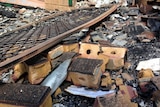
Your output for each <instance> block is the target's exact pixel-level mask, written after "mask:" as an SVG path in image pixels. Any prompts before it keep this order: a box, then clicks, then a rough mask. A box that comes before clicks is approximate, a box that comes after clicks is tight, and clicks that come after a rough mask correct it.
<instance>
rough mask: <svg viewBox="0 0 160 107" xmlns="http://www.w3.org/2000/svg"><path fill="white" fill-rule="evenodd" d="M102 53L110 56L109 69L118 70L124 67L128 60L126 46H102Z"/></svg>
mask: <svg viewBox="0 0 160 107" xmlns="http://www.w3.org/2000/svg"><path fill="white" fill-rule="evenodd" d="M101 49H102V52H103V53H102V54H104V55H106V56H108V57H109V61H108V64H107V66H106V68H107V69H111V70H116V69H120V68H122V67H124V63H125V60H126V52H127V49H126V48H120V47H101Z"/></svg>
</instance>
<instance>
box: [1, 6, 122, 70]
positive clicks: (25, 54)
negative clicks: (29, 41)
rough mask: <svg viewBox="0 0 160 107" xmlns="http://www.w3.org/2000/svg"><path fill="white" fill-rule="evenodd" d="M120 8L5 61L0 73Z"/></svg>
mask: <svg viewBox="0 0 160 107" xmlns="http://www.w3.org/2000/svg"><path fill="white" fill-rule="evenodd" d="M119 6H120V5H119V4H115V5H113V6H112V7H111V8H110V9H109V10H108V11H106V12H104V13H103V14H101V15H100V16H98V17H97V18H95V19H93V20H91V21H89V22H87V23H85V24H82V25H80V26H78V27H76V28H74V29H71V30H69V31H67V32H64V33H63V34H60V35H58V36H56V37H53V38H51V39H49V40H47V41H46V42H43V43H40V44H38V45H37V46H34V47H32V48H30V49H28V50H25V51H24V52H23V53H21V54H19V55H17V56H15V57H12V58H10V59H8V60H6V61H3V62H2V63H0V71H1V72H3V71H4V70H5V69H7V68H9V67H11V66H13V65H15V64H16V63H19V62H23V61H25V60H27V59H29V58H31V57H33V56H35V55H37V54H39V53H41V52H42V51H44V50H46V49H48V48H49V47H51V46H54V45H56V44H57V43H59V42H60V41H61V40H62V39H64V38H66V37H68V36H69V35H70V34H71V33H73V32H76V31H79V30H81V29H83V28H88V27H90V26H92V25H94V24H96V23H98V22H99V21H101V20H102V19H104V18H105V17H107V16H108V15H110V14H111V13H112V12H114V11H115V10H116V9H117V8H118V7H119Z"/></svg>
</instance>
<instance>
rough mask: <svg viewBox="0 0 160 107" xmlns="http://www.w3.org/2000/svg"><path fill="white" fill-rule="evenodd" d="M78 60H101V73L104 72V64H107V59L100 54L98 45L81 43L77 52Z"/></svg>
mask: <svg viewBox="0 0 160 107" xmlns="http://www.w3.org/2000/svg"><path fill="white" fill-rule="evenodd" d="M79 54H80V55H79V56H78V57H80V58H90V59H100V60H103V64H102V66H101V69H102V72H105V69H106V64H107V63H108V60H109V57H108V56H107V55H104V54H103V53H101V50H100V47H99V45H98V44H95V43H94V44H93V43H81V44H80V50H79Z"/></svg>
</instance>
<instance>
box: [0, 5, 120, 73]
mask: <svg viewBox="0 0 160 107" xmlns="http://www.w3.org/2000/svg"><path fill="white" fill-rule="evenodd" d="M118 7H119V4H115V5H113V6H110V7H102V8H87V9H77V10H73V11H72V12H66V13H63V14H59V15H57V16H55V17H54V16H50V17H46V18H44V19H42V20H40V21H38V22H34V23H31V24H29V25H26V26H25V27H21V28H17V30H14V31H12V32H10V33H8V34H6V35H2V36H1V37H0V71H1V72H2V71H4V70H5V69H7V68H10V67H12V66H14V65H15V64H17V63H19V62H23V61H25V60H27V59H29V58H31V57H33V56H35V55H37V54H39V53H41V52H42V51H44V50H46V49H48V48H50V47H52V46H54V45H56V44H57V43H59V42H60V41H61V40H63V39H64V38H66V37H68V36H69V35H70V34H72V33H74V32H76V31H79V30H81V29H83V28H88V27H90V26H92V25H94V24H96V23H98V22H99V21H101V20H102V19H104V18H105V17H107V16H108V15H110V14H111V13H112V12H114V11H115V10H116V9H117V8H118ZM33 24H36V26H33Z"/></svg>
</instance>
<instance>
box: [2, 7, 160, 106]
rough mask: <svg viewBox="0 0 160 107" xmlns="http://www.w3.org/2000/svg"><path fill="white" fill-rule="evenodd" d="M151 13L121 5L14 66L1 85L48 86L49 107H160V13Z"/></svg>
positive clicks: (154, 11)
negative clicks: (102, 17) (83, 28)
mask: <svg viewBox="0 0 160 107" xmlns="http://www.w3.org/2000/svg"><path fill="white" fill-rule="evenodd" d="M23 11H26V10H25V9H22V10H20V11H19V12H20V13H23ZM151 11H152V12H153V13H152V14H146V12H145V13H142V12H141V11H140V8H139V7H129V6H128V7H123V6H121V7H119V8H118V10H117V11H116V12H115V13H113V14H111V15H110V16H109V17H107V18H105V19H104V20H103V21H102V22H101V23H98V24H97V25H95V26H92V27H91V28H88V29H87V30H86V29H85V30H82V31H80V32H78V33H75V34H72V35H71V36H70V37H68V38H65V39H63V40H62V41H61V43H59V44H58V45H57V46H56V47H53V48H51V49H48V50H46V51H45V52H43V53H41V54H40V55H37V56H36V57H34V58H31V59H29V60H27V61H25V62H22V63H19V64H17V65H15V66H14V68H13V69H11V70H10V72H8V73H3V74H2V75H1V77H0V79H1V82H2V83H10V84H11V82H14V83H16V84H17V83H21V84H23V85H24V84H26V85H29V86H32V85H33V84H34V85H38V86H39V87H42V88H44V87H50V89H51V90H50V93H51V96H52V105H53V107H57V106H61V107H113V106H114V107H159V106H160V83H159V80H160V52H159V51H160V49H159V47H160V43H159V40H160V38H159V28H160V21H159V20H158V18H159V15H160V13H159V11H157V9H153V10H150V11H149V12H151ZM147 13H148V12H147ZM82 38H83V39H82ZM31 84H32V85H31ZM34 85H33V86H34ZM2 86H3V85H2ZM2 86H0V89H1V87H2ZM2 88H3V87H2ZM35 89H36V88H35ZM20 92H22V93H23V90H20ZM0 94H1V93H0ZM2 94H4V95H5V92H3V93H2ZM34 97H36V96H34ZM0 100H1V99H0ZM2 100H3V99H2ZM44 107H45V106H44Z"/></svg>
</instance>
